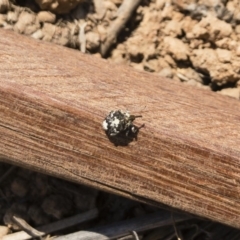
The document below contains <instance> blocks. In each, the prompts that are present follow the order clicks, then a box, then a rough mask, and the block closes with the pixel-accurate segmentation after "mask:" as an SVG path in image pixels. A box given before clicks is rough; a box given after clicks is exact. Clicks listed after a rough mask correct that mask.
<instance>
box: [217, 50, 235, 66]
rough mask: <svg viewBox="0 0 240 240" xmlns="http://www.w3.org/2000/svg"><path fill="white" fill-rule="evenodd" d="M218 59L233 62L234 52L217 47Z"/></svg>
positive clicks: (223, 61)
mask: <svg viewBox="0 0 240 240" xmlns="http://www.w3.org/2000/svg"><path fill="white" fill-rule="evenodd" d="M216 53H217V57H218V60H219V61H220V62H222V63H229V62H231V58H232V53H231V52H230V51H228V50H225V49H221V48H217V49H216Z"/></svg>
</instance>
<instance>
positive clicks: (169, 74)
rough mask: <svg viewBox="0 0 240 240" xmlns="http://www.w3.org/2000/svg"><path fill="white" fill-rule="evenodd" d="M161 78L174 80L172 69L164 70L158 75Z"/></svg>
mask: <svg viewBox="0 0 240 240" xmlns="http://www.w3.org/2000/svg"><path fill="white" fill-rule="evenodd" d="M158 75H159V76H161V77H166V78H173V75H174V74H173V71H172V69H171V68H168V67H166V68H163V69H162V70H161V71H160V72H159V73H158Z"/></svg>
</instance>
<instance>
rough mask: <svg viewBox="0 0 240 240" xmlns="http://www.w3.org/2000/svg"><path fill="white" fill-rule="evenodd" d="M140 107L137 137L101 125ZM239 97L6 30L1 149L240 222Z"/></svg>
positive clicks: (1, 58) (0, 64)
mask: <svg viewBox="0 0 240 240" xmlns="http://www.w3.org/2000/svg"><path fill="white" fill-rule="evenodd" d="M113 109H125V110H129V111H131V113H133V114H141V115H143V118H137V119H136V121H135V122H136V125H137V126H140V125H141V124H143V123H145V127H144V128H142V129H140V132H139V134H138V139H137V141H136V140H134V141H131V142H129V144H128V145H126V146H124V144H120V145H118V146H115V145H114V144H113V143H112V142H111V141H109V139H108V137H107V136H106V134H105V133H104V131H103V130H102V126H101V124H102V121H103V119H104V117H105V116H106V114H107V113H108V112H109V111H110V110H113ZM239 109H240V103H239V102H238V101H236V100H234V99H231V98H227V97H224V96H220V95H218V94H215V93H212V92H210V91H206V90H200V89H195V88H193V87H190V86H183V85H181V84H179V83H176V82H172V81H171V80H166V79H162V78H160V77H157V76H155V75H153V74H148V73H144V72H137V71H135V70H133V69H131V68H129V67H126V66H117V65H113V64H110V63H108V62H107V61H106V60H102V59H99V58H95V57H92V56H88V55H83V54H81V53H79V52H77V51H74V50H71V49H67V48H64V47H60V46H56V45H53V44H49V43H44V42H39V41H36V40H33V39H30V38H28V37H24V36H19V35H17V34H14V33H12V32H8V31H4V30H1V31H0V134H1V140H0V158H1V160H2V161H7V162H9V163H12V164H15V165H18V166H22V167H25V168H30V169H32V170H36V171H40V172H43V173H47V174H51V175H54V176H58V177H60V178H64V179H68V180H71V181H75V182H78V183H83V184H87V185H89V186H93V187H96V188H98V189H102V190H107V191H110V192H113V193H117V194H121V195H123V196H126V197H130V198H132V199H136V200H141V201H146V202H155V203H164V204H167V205H169V206H172V207H176V208H178V209H183V210H186V211H189V212H191V213H195V214H198V215H200V216H204V217H207V218H209V219H213V220H216V221H220V222H222V223H226V224H228V225H232V226H235V227H240V185H239V183H240V167H239V166H240V148H239V146H240V124H239V123H240V112H239Z"/></svg>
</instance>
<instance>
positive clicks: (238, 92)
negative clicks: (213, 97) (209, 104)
mask: <svg viewBox="0 0 240 240" xmlns="http://www.w3.org/2000/svg"><path fill="white" fill-rule="evenodd" d="M217 93H220V94H222V95H226V96H229V97H233V98H236V99H239V96H240V89H239V88H225V89H222V90H221V91H218V92H217Z"/></svg>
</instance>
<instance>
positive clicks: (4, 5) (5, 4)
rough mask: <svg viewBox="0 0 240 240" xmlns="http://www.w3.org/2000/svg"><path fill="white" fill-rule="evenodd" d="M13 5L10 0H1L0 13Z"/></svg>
mask: <svg viewBox="0 0 240 240" xmlns="http://www.w3.org/2000/svg"><path fill="white" fill-rule="evenodd" d="M10 7H11V3H10V1H9V0H0V13H5V12H7V11H8V10H9V9H10Z"/></svg>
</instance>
